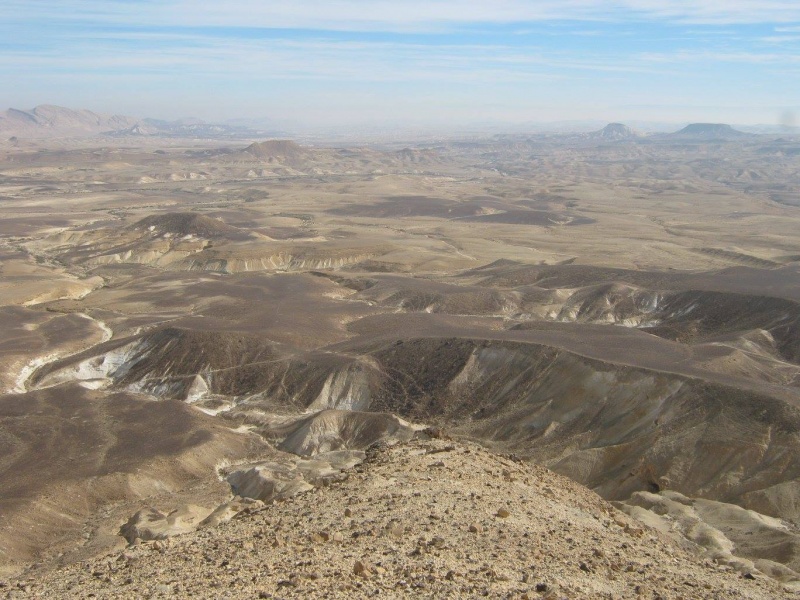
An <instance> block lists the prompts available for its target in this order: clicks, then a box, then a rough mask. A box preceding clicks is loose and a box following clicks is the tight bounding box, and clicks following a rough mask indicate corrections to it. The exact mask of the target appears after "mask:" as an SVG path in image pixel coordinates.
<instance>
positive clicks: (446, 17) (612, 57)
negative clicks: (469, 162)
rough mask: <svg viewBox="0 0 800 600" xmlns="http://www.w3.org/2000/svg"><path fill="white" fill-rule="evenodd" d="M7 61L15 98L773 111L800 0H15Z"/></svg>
mask: <svg viewBox="0 0 800 600" xmlns="http://www.w3.org/2000/svg"><path fill="white" fill-rule="evenodd" d="M0 78H1V79H0V80H2V81H4V82H6V85H3V86H2V88H0V106H3V107H5V106H13V107H17V108H30V107H32V106H34V105H36V104H41V103H51V104H60V105H65V106H70V107H76V108H89V109H93V110H98V111H103V112H118V113H125V114H132V115H137V116H155V117H161V118H178V117H182V116H196V117H200V118H205V119H209V120H218V119H227V118H234V117H254V118H261V117H264V118H270V119H274V120H276V121H278V122H283V121H293V122H297V123H304V124H307V125H309V126H311V127H314V126H327V125H353V126H359V125H376V124H380V123H387V124H389V125H394V124H410V125H419V126H429V125H443V126H468V125H470V124H480V123H499V124H503V123H507V124H520V123H529V122H547V121H558V120H587V119H592V120H606V121H611V120H621V121H636V120H652V121H669V122H676V123H677V122H684V121H700V120H708V121H725V122H733V123H777V122H779V121H780V120H781V119H784V120H786V119H788V118H789V116H790V115H792V114H797V113H798V111H800V0H705V1H691V2H690V1H688V0H672V1H668V0H610V1H602V2H601V1H598V0H560V1H555V0H541V1H534V0H493V1H491V2H489V1H483V2H477V1H475V0H394V1H392V2H389V1H386V0H328V1H322V0H303V1H286V0H271V1H264V0H262V1H256V0H229V1H226V2H210V1H207V2H197V1H192V0H159V1H156V0H2V2H0ZM787 115H788V116H787Z"/></svg>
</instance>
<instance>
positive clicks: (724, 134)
mask: <svg viewBox="0 0 800 600" xmlns="http://www.w3.org/2000/svg"><path fill="white" fill-rule="evenodd" d="M672 135H679V136H683V137H694V138H704V139H729V138H741V137H747V135H748V134H746V133H744V132H743V131H738V130H736V129H734V128H733V127H731V126H730V125H726V124H725V123H691V124H689V125H687V126H686V127H684V128H683V129H681V130H680V131H678V132H676V133H674V134H672Z"/></svg>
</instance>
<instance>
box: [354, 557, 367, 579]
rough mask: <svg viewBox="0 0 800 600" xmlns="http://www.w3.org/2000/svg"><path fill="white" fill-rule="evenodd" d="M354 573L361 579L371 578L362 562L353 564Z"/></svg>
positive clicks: (358, 561)
mask: <svg viewBox="0 0 800 600" xmlns="http://www.w3.org/2000/svg"><path fill="white" fill-rule="evenodd" d="M353 573H354V574H355V575H357V576H359V577H369V569H368V568H367V566H366V565H365V564H364V563H363V562H361V561H360V560H357V561H356V562H355V563H354V564H353Z"/></svg>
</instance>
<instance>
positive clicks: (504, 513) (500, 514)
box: [497, 508, 511, 519]
mask: <svg viewBox="0 0 800 600" xmlns="http://www.w3.org/2000/svg"><path fill="white" fill-rule="evenodd" d="M497 516H498V517H500V518H501V519H505V518H506V517H509V516H511V513H510V512H508V510H507V509H505V508H501V509H500V510H498V511H497Z"/></svg>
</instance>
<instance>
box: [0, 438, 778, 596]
mask: <svg viewBox="0 0 800 600" xmlns="http://www.w3.org/2000/svg"><path fill="white" fill-rule="evenodd" d="M0 585H2V587H0V590H3V591H5V592H6V597H10V598H22V597H41V598H45V597H46V598H53V597H70V596H75V595H76V594H79V595H80V596H82V597H93V596H94V597H100V598H130V597H193V598H201V597H202V598H221V597H230V598H234V597H236V598H308V597H315V598H368V597H384V598H389V597H405V596H408V597H419V598H475V597H490V598H551V599H555V598H684V599H691V598H719V599H722V598H725V599H726V600H727V599H731V600H732V599H737V598H742V599H744V598H751V599H757V598H764V599H766V598H779V597H784V596H783V594H784V593H786V592H784V591H783V590H782V589H781V586H780V584H778V583H777V582H775V581H774V580H772V579H769V578H768V577H765V576H763V575H761V574H758V573H757V574H755V575H753V574H751V573H749V572H740V571H737V570H735V569H734V568H732V567H730V566H725V565H720V564H717V563H714V562H712V561H709V560H699V559H698V558H697V557H696V556H695V555H693V554H692V553H690V552H689V551H687V550H686V549H685V548H681V547H679V546H678V545H676V543H674V542H673V541H671V540H670V539H668V538H667V537H666V536H664V535H662V534H661V533H659V532H658V531H656V530H655V529H650V528H649V527H647V526H646V525H643V524H642V523H640V522H638V521H636V520H635V519H631V518H630V517H628V516H626V515H624V514H623V513H621V512H619V511H617V510H616V509H615V508H614V507H613V506H612V505H611V504H609V503H607V502H606V501H604V500H602V499H601V498H600V497H599V496H597V495H596V494H595V493H593V492H591V491H589V490H588V489H586V488H584V487H582V486H579V485H577V484H575V483H574V482H572V481H570V480H568V479H566V478H564V477H561V476H559V475H556V474H554V473H552V472H550V471H548V470H547V469H544V468H543V467H539V466H535V465H529V464H526V463H523V462H522V461H520V460H519V459H516V458H515V457H513V456H500V455H497V454H493V453H491V452H489V451H487V450H485V449H483V448H481V447H480V446H478V445H475V444H471V443H466V442H455V441H452V440H448V439H443V438H442V437H441V436H440V435H439V434H438V433H437V432H435V431H432V432H427V433H423V434H421V435H420V436H418V437H417V439H414V440H411V441H408V442H405V443H399V444H395V445H393V446H389V445H386V444H382V445H380V444H379V445H377V446H373V447H372V448H370V450H369V451H368V452H367V455H366V460H365V461H364V462H363V463H362V464H361V465H360V466H358V467H356V468H355V470H354V471H349V477H347V478H346V479H345V480H344V481H342V482H340V483H335V484H332V485H330V486H328V487H321V488H314V489H313V490H309V491H307V492H305V493H300V494H298V495H295V496H293V497H290V498H288V499H286V500H285V501H282V502H276V503H274V504H272V505H268V506H264V507H256V508H253V509H252V510H249V511H244V512H243V513H241V514H239V515H238V516H237V517H236V518H235V519H234V520H233V521H230V522H228V523H224V524H222V525H219V526H217V527H206V528H201V529H200V530H199V531H197V532H194V533H190V534H187V535H184V536H180V537H175V538H171V539H169V540H163V541H162V540H156V541H153V542H148V543H139V542H138V541H137V542H136V543H135V544H134V545H132V546H130V547H128V548H127V549H125V550H122V551H117V552H115V553H112V554H109V555H107V556H104V557H101V558H98V559H95V560H90V561H87V562H83V563H78V564H73V565H71V566H68V567H66V568H63V569H57V570H53V571H50V572H46V573H39V572H37V571H36V570H32V571H29V572H28V573H27V574H26V576H23V577H22V578H21V579H19V580H16V581H12V582H3V583H2V584H0Z"/></svg>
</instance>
